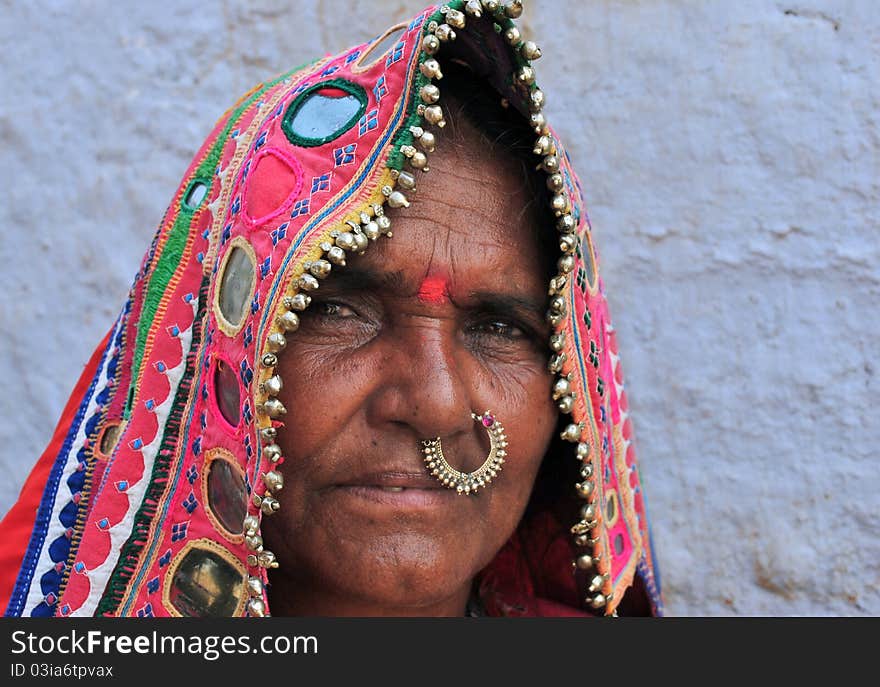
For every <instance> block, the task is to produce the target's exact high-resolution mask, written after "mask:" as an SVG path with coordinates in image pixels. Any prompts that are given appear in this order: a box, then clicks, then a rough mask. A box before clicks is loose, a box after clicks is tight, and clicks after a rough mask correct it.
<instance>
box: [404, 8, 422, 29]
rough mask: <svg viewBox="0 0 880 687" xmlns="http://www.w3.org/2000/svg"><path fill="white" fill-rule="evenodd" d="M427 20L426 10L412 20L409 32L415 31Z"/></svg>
mask: <svg viewBox="0 0 880 687" xmlns="http://www.w3.org/2000/svg"><path fill="white" fill-rule="evenodd" d="M424 20H425V14H424V12H423V13H422V14H420V15H419V16H418V17H416V18H415V19H413V20H412V23H411V24H410V25H409V28H408V29H407V32H410V31H414V30H415V29H417V28H419V27H420V26H421V25H422V22H423V21H424Z"/></svg>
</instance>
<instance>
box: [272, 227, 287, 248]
mask: <svg viewBox="0 0 880 687" xmlns="http://www.w3.org/2000/svg"><path fill="white" fill-rule="evenodd" d="M289 226H290V224H289V223H288V222H285V223H284V224H282V225H281V226H280V227H278V228H277V229H273V230H272V231H271V232H269V236H271V237H272V245H273V246H277V245H278V242H279V241H280V240H281V239H283V238H284V237H285V236H287V227H289Z"/></svg>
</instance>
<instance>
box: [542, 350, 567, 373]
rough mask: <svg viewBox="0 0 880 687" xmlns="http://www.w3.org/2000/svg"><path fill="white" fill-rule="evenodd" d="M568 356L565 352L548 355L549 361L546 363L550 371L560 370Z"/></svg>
mask: <svg viewBox="0 0 880 687" xmlns="http://www.w3.org/2000/svg"><path fill="white" fill-rule="evenodd" d="M567 358H568V356H567V355H566V354H565V353H557V354H556V355H553V356H550V362H549V363H548V364H547V367H548V368H549V370H550V372H562V366H563V365H564V364H565V361H566V359H567Z"/></svg>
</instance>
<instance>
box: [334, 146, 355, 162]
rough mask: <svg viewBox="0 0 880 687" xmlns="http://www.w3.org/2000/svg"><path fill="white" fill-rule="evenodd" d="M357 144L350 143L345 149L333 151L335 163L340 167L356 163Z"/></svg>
mask: <svg viewBox="0 0 880 687" xmlns="http://www.w3.org/2000/svg"><path fill="white" fill-rule="evenodd" d="M357 145H358V144H357V143H349V144H348V145H347V146H345V147H344V148H337V149H336V150H334V151H333V162H334V164H335V165H336V166H337V167H339V166H340V165H350V164H351V163H352V162H354V151H355V150H357Z"/></svg>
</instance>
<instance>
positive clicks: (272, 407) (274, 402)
mask: <svg viewBox="0 0 880 687" xmlns="http://www.w3.org/2000/svg"><path fill="white" fill-rule="evenodd" d="M263 411H264V412H265V413H266V415H268V416H269V417H271V418H273V419H274V418H279V417H281V416H282V415H284V414H285V413H286V412H287V408H285V407H284V404H283V403H282V402H281V401H279V400H278V399H277V398H270V399H269V400H268V401H266V402H265V403H264V404H263Z"/></svg>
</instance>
